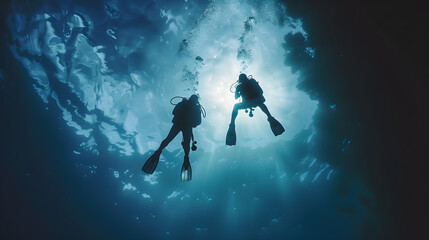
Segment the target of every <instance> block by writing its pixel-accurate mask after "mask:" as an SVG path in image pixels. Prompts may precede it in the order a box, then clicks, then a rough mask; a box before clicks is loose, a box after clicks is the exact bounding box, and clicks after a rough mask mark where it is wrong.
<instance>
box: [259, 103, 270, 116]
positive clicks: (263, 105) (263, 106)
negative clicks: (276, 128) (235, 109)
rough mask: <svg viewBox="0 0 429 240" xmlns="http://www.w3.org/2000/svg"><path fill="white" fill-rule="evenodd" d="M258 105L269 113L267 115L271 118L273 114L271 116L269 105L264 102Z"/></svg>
mask: <svg viewBox="0 0 429 240" xmlns="http://www.w3.org/2000/svg"><path fill="white" fill-rule="evenodd" d="M258 107H259V108H260V109H261V110H262V112H264V113H265V114H267V117H268V118H269V119H271V118H272V117H273V116H271V113H270V111H268V108H267V106H266V105H265V104H264V103H261V104H258Z"/></svg>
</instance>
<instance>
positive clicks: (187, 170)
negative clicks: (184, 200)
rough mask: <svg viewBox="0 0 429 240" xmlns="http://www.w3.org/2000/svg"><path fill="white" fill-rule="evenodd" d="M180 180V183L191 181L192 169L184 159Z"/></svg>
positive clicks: (187, 159) (186, 159)
mask: <svg viewBox="0 0 429 240" xmlns="http://www.w3.org/2000/svg"><path fill="white" fill-rule="evenodd" d="M180 180H182V181H191V180H192V168H191V164H190V163H189V158H186V157H185V160H184V161H183V165H182V171H181V172H180Z"/></svg>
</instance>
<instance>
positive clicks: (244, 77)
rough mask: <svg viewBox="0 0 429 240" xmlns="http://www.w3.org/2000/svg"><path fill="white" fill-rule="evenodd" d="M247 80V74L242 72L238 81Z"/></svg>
mask: <svg viewBox="0 0 429 240" xmlns="http://www.w3.org/2000/svg"><path fill="white" fill-rule="evenodd" d="M246 80H249V79H248V78H247V76H246V74H244V73H242V74H240V75H239V76H238V82H239V83H242V82H244V81H246Z"/></svg>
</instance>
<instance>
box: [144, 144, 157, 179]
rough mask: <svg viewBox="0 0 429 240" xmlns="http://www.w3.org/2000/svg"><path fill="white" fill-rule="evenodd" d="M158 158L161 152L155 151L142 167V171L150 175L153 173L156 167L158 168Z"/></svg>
mask: <svg viewBox="0 0 429 240" xmlns="http://www.w3.org/2000/svg"><path fill="white" fill-rule="evenodd" d="M160 156H161V151H159V150H156V151H155V152H154V153H153V154H152V156H150V157H149V159H148V160H147V161H146V163H145V164H144V165H143V167H142V171H143V172H145V173H147V174H152V173H153V172H154V171H155V168H156V166H158V162H159V157H160Z"/></svg>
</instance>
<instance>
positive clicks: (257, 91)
mask: <svg viewBox="0 0 429 240" xmlns="http://www.w3.org/2000/svg"><path fill="white" fill-rule="evenodd" d="M237 82H238V85H237V87H236V89H235V99H237V98H239V97H241V99H242V102H240V103H237V104H235V105H234V109H233V110H232V115H231V123H230V124H229V129H228V133H227V135H226V145H228V146H233V145H235V144H236V141H237V138H236V134H235V119H236V118H237V115H238V110H239V109H250V114H249V116H251V117H252V116H253V113H252V112H253V108H254V107H259V108H260V109H261V110H262V111H263V112H264V113H265V114H266V115H267V117H268V119H267V120H268V122H269V123H270V127H271V130H272V131H273V133H274V135H275V136H278V135H280V134H282V133H283V132H284V131H285V129H284V128H283V126H282V125H281V124H280V123H279V122H278V121H277V120H276V119H275V118H274V117H273V116H271V113H270V112H269V111H268V108H267V106H266V105H265V104H264V102H265V98H264V96H263V95H262V94H263V91H262V88H261V87H260V86H259V84H258V82H257V81H256V80H255V79H254V78H250V79H249V78H248V77H247V75H246V74H244V73H242V74H240V75H239V77H238V81H237ZM246 112H247V110H246Z"/></svg>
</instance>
